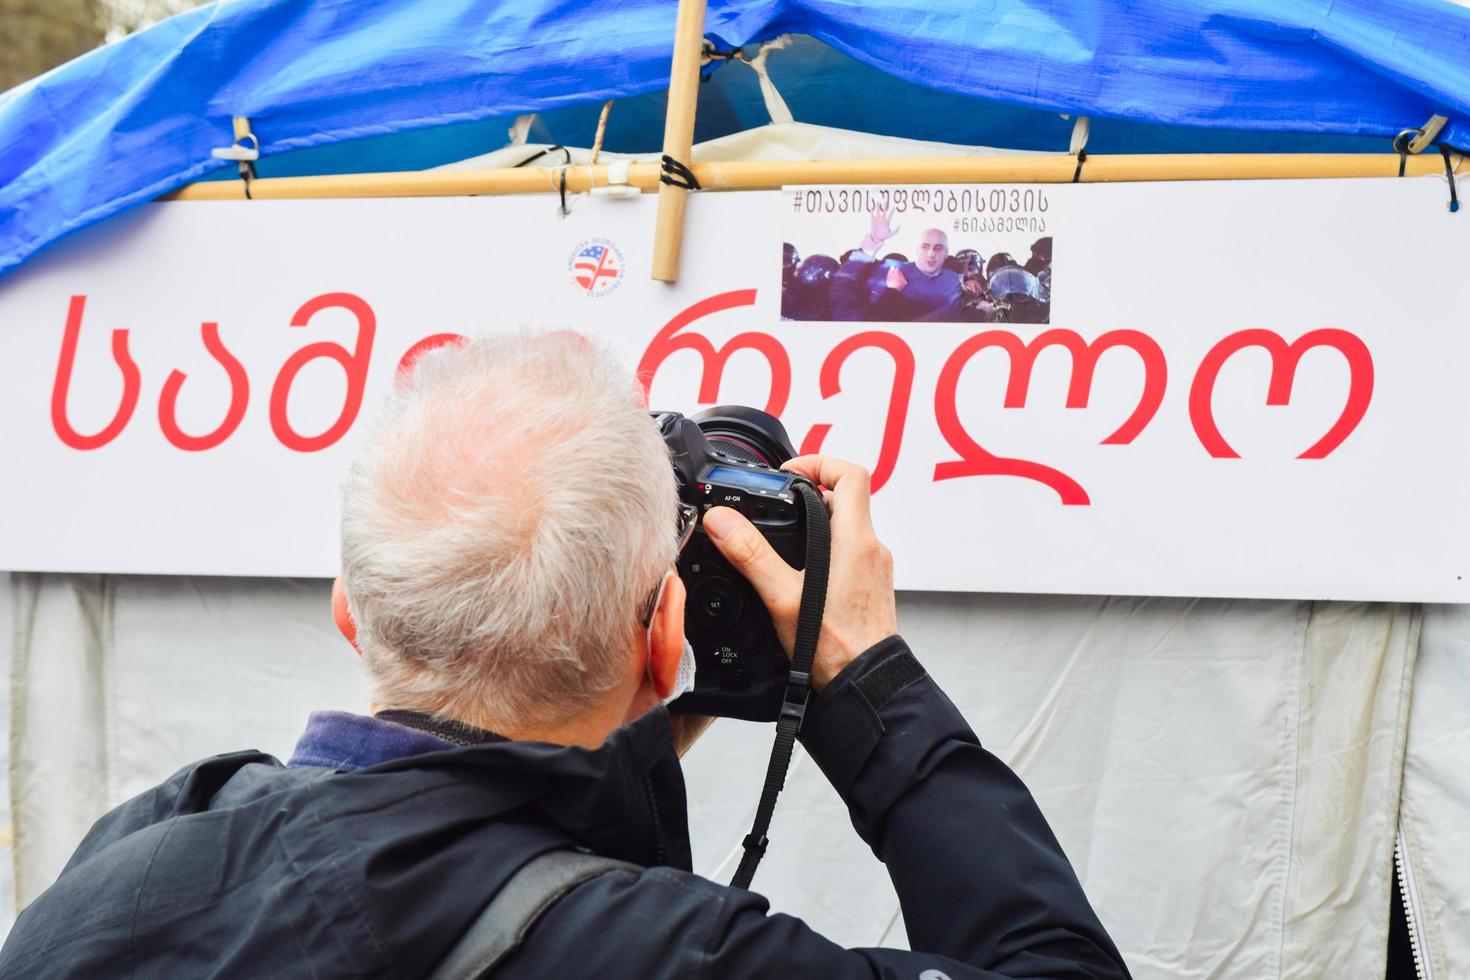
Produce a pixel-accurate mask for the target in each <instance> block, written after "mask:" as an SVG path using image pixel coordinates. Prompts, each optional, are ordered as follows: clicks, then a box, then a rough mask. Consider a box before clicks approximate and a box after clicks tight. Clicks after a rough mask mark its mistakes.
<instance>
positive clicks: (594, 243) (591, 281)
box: [567, 238, 624, 299]
mask: <svg viewBox="0 0 1470 980" xmlns="http://www.w3.org/2000/svg"><path fill="white" fill-rule="evenodd" d="M623 272H624V268H623V253H622V251H621V250H620V249H619V248H618V247H617V246H616V245H614V244H613V243H612V242H611V241H609V240H608V239H606V238H589V239H588V240H587V241H585V242H582V243H581V244H579V245H578V246H577V247H576V248H574V249H572V255H571V258H569V259H567V274H568V275H569V276H570V277H571V281H572V285H573V286H574V287H576V289H577V290H578V291H580V292H581V293H583V294H584V295H586V296H590V297H592V298H593V299H601V298H602V297H604V296H606V295H607V294H608V293H610V292H612V291H613V290H615V289H617V288H618V286H619V284H621V283H622V281H623Z"/></svg>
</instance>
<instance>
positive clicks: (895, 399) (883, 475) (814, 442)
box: [801, 330, 914, 493]
mask: <svg viewBox="0 0 1470 980" xmlns="http://www.w3.org/2000/svg"><path fill="white" fill-rule="evenodd" d="M864 347H875V348H878V349H879V350H883V351H887V352H888V356H889V357H892V358H893V387H892V388H891V389H890V390H889V394H888V418H887V420H886V421H885V422H884V424H883V442H882V444H881V445H880V446H879V447H878V462H877V463H876V464H874V466H873V481H872V487H873V493H877V492H878V491H879V490H881V489H882V488H883V484H885V483H887V482H888V478H889V477H890V476H892V475H893V469H894V467H895V466H896V465H897V464H898V451H899V448H900V447H901V446H902V445H903V427H904V423H905V422H906V421H907V419H908V414H909V398H910V396H911V395H912V394H913V390H914V352H913V351H912V350H910V349H909V345H908V344H906V343H904V342H903V341H902V340H901V339H900V338H899V337H897V336H896V335H894V334H891V333H886V332H884V331H881V330H868V331H865V332H863V333H859V334H854V335H852V336H851V337H848V338H846V339H845V340H843V341H842V342H841V343H840V344H838V345H837V346H836V347H834V348H832V352H831V353H830V354H828V355H827V359H826V360H825V361H823V362H822V373H821V378H820V383H821V390H822V397H823V398H831V397H832V396H833V395H836V394H838V393H839V392H841V391H842V380H841V375H842V365H843V364H845V363H847V359H848V358H849V357H850V356H852V354H853V352H854V351H858V350H861V349H862V348H864ZM831 430H832V423H830V422H822V423H820V424H818V425H814V426H812V427H811V430H810V431H809V432H807V434H806V438H805V439H803V440H802V443H801V453H802V455H807V454H808V453H819V452H821V451H822V442H823V440H825V439H826V438H827V433H828V432H830V431H831Z"/></svg>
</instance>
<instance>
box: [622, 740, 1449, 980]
mask: <svg viewBox="0 0 1470 980" xmlns="http://www.w3.org/2000/svg"><path fill="white" fill-rule="evenodd" d="M643 790H644V792H645V793H647V794H648V810H649V812H650V813H651V814H653V833H654V836H655V839H656V842H657V844H658V859H657V860H656V861H655V862H654V863H655V864H668V862H669V858H668V855H667V854H666V853H665V852H664V825H663V821H662V820H660V819H659V815H658V797H657V796H655V795H654V792H653V779H652V777H650V776H649V775H648V770H647V769H645V770H643ZM1421 980H1422V978H1421Z"/></svg>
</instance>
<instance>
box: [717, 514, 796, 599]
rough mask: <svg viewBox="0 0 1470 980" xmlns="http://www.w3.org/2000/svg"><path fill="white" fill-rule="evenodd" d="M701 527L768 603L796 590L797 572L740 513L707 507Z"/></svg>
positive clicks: (785, 596) (785, 597) (787, 595)
mask: <svg viewBox="0 0 1470 980" xmlns="http://www.w3.org/2000/svg"><path fill="white" fill-rule="evenodd" d="M704 530H705V533H706V534H708V535H709V537H710V540H711V541H713V542H714V543H715V547H716V548H719V549H720V554H722V555H724V556H725V558H726V560H728V561H729V562H730V564H732V565H734V566H735V570H736V571H737V572H739V573H740V574H741V575H743V576H744V577H745V579H746V581H748V582H749V583H750V584H751V585H753V586H755V591H756V592H758V593H760V597H761V599H762V600H763V601H764V602H765V603H766V605H767V606H768V607H769V606H770V605H772V604H773V603H784V602H785V600H786V599H787V598H788V597H789V596H790V595H791V593H792V590H793V589H794V590H798V591H799V590H800V588H801V586H800V581H801V573H800V572H798V571H797V570H796V569H794V568H792V567H791V566H790V565H788V564H786V562H785V560H783V559H782V558H781V556H780V555H778V554H776V550H775V549H774V548H772V547H771V543H770V542H769V541H767V540H766V539H765V538H764V537H763V536H762V535H761V533H760V531H757V530H756V528H755V525H754V524H752V523H750V521H748V520H746V519H745V516H744V515H743V514H740V513H739V512H738V511H734V510H731V509H730V508H729V507H711V508H710V509H709V510H707V511H705V514H704Z"/></svg>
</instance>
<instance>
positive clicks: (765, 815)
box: [730, 481, 832, 888]
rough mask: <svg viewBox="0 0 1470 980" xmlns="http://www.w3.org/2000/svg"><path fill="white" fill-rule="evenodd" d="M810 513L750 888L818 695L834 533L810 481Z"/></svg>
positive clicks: (746, 880)
mask: <svg viewBox="0 0 1470 980" xmlns="http://www.w3.org/2000/svg"><path fill="white" fill-rule="evenodd" d="M795 489H796V491H797V492H798V493H799V494H801V498H802V503H803V505H804V506H805V509H806V577H805V579H804V580H803V582H802V586H801V607H800V609H799V611H798V612H797V615H796V642H795V644H794V645H793V646H792V650H791V673H790V674H789V675H787V680H786V694H785V696H784V697H783V698H782V699H781V716H780V718H779V719H777V721H776V742H775V744H774V745H772V746H771V761H770V762H769V763H768V764H767V765H766V781H765V785H764V786H763V787H761V799H760V803H759V804H758V805H757V806H756V808H755V820H754V822H753V823H752V824H751V828H750V833H748V834H746V835H745V844H744V846H745V853H744V854H743V855H742V856H741V858H740V867H738V868H737V869H736V870H735V877H734V878H732V879H731V880H730V884H731V885H732V886H733V887H735V888H749V887H750V881H751V879H752V878H754V877H755V869H756V865H758V864H760V863H761V858H762V857H764V856H765V854H766V845H767V844H768V843H770V840H769V838H767V837H766V831H767V830H769V829H770V828H771V817H772V815H773V814H774V813H775V812H776V797H778V796H780V795H781V788H782V787H783V786H785V785H786V770H787V769H789V768H790V766H791V753H792V751H793V749H794V748H795V747H796V736H797V735H798V734H800V732H801V722H802V719H803V718H805V717H806V706H807V703H808V702H809V701H810V700H811V695H812V660H813V659H815V657H816V655H817V637H818V636H820V635H821V632H822V610H823V609H824V608H825V607H826V605H827V572H828V569H829V566H830V564H831V557H832V553H831V549H832V531H831V527H830V526H829V524H828V522H827V505H826V504H825V503H823V502H822V497H821V494H820V493H818V492H817V489H816V488H815V487H814V486H812V485H811V484H810V483H806V482H805V481H802V482H798V483H796V484H795Z"/></svg>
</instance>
